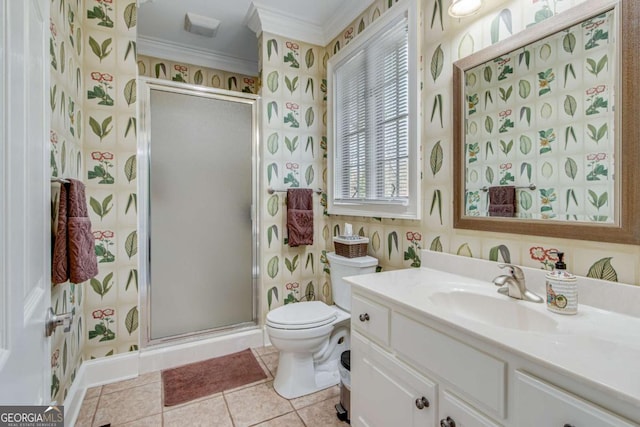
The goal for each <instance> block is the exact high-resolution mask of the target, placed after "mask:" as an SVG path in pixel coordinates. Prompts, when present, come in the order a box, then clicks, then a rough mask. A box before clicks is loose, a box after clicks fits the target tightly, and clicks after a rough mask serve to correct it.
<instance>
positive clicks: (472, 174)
mask: <svg viewBox="0 0 640 427" xmlns="http://www.w3.org/2000/svg"><path fill="white" fill-rule="evenodd" d="M613 24H614V16H613V12H608V13H604V14H601V15H599V16H596V17H593V18H591V19H588V20H586V21H584V22H583V23H581V24H578V25H574V26H573V27H571V28H568V29H567V30H565V31H562V32H560V33H558V34H555V35H553V36H550V37H546V38H544V39H542V40H539V41H537V42H535V43H532V44H530V45H528V46H527V47H526V48H521V49H518V50H516V51H514V52H510V53H508V54H505V55H503V56H501V57H499V58H496V59H495V60H491V61H489V62H486V63H484V64H481V65H478V66H476V67H474V68H472V69H470V70H467V71H466V73H465V74H466V89H465V91H466V95H465V96H466V98H467V108H466V120H467V123H468V126H467V133H466V139H467V144H466V148H465V158H466V162H465V163H466V188H467V193H466V214H467V215H471V216H486V212H487V209H488V192H486V191H482V190H480V188H482V187H491V186H504V185H515V186H517V188H519V189H518V190H517V214H518V216H519V217H521V218H553V219H562V220H567V221H588V222H608V223H612V222H613V220H614V217H613V205H614V200H613V199H614V192H615V189H614V185H613V158H614V155H613V154H614V143H613V132H612V130H613V129H614V119H615V117H614V114H613V111H614V109H615V105H614V99H613V92H614V83H615V79H614V76H615V70H614V60H613V58H615V41H614V37H615V27H614V25H613ZM532 184H533V185H535V186H536V187H537V188H536V189H535V190H531V189H529V188H525V187H527V186H529V185H532Z"/></svg>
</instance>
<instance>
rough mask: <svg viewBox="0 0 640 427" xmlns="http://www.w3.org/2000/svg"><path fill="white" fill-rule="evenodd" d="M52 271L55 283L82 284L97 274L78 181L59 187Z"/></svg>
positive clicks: (82, 185) (88, 222) (89, 228)
mask: <svg viewBox="0 0 640 427" xmlns="http://www.w3.org/2000/svg"><path fill="white" fill-rule="evenodd" d="M51 272H52V282H53V283H54V284H58V283H63V282H66V281H67V280H69V281H70V282H72V283H82V282H84V281H86V280H89V279H91V278H92V277H95V276H96V275H97V274H98V261H97V259H96V253H95V241H94V239H93V235H92V234H91V220H90V219H89V213H88V211H87V202H86V199H85V194H84V184H83V183H82V182H80V181H78V180H75V179H70V180H69V183H68V184H63V185H62V186H61V188H60V202H59V206H58V221H57V230H56V238H55V242H54V248H53V265H52V269H51Z"/></svg>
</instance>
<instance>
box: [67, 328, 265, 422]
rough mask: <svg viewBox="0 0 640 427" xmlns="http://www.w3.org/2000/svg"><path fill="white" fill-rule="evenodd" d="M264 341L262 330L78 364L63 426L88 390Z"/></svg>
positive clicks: (75, 415) (73, 418)
mask: <svg viewBox="0 0 640 427" xmlns="http://www.w3.org/2000/svg"><path fill="white" fill-rule="evenodd" d="M265 339H267V340H268V336H267V334H266V331H264V330H263V328H255V329H252V330H248V331H243V332H239V333H235V334H230V335H224V336H220V337H215V338H209V339H203V340H198V341H192V342H188V343H183V344H176V345H167V346H163V347H161V348H155V349H154V348H152V349H144V350H141V351H132V352H129V353H123V354H117V355H115V356H110V357H104V358H100V359H93V360H87V361H85V362H82V364H81V365H80V368H78V372H77V374H76V378H75V380H74V381H73V384H72V385H71V387H70V388H69V393H68V394H67V397H66V398H65V400H64V412H65V426H73V425H75V422H76V420H77V419H78V414H79V413H80V408H81V407H82V401H83V400H84V396H85V393H86V391H87V389H88V388H91V387H97V386H101V385H104V384H110V383H113V382H116V381H122V380H127V379H131V378H135V377H137V376H138V375H140V374H145V373H147V372H153V371H159V370H162V369H168V368H173V367H176V366H180V365H184V364H187V363H193V362H199V361H201V360H206V359H210V358H212V357H218V356H224V355H226V354H230V353H235V352H237V351H241V350H244V349H245V348H248V347H249V348H253V347H262V346H264V345H265Z"/></svg>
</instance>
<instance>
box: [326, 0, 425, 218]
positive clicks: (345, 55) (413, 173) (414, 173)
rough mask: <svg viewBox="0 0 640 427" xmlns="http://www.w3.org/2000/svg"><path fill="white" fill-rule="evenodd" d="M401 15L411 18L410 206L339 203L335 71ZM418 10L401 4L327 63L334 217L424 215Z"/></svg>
mask: <svg viewBox="0 0 640 427" xmlns="http://www.w3.org/2000/svg"><path fill="white" fill-rule="evenodd" d="M402 14H408V24H409V51H410V53H409V159H410V162H411V165H410V166H411V167H410V168H409V173H410V176H409V203H408V204H406V205H398V204H392V203H389V204H386V205H381V204H377V205H376V208H375V211H374V208H373V207H372V206H373V205H372V204H371V203H366V202H365V203H358V202H357V201H353V202H341V201H336V200H335V198H334V192H335V191H334V185H335V183H334V176H333V168H334V156H335V150H334V147H333V145H334V144H333V141H335V139H336V135H335V132H336V129H335V126H334V122H335V119H334V111H335V105H334V103H335V101H336V100H335V97H332V96H331V93H332V91H333V87H334V84H335V82H334V79H333V70H334V69H335V67H336V66H337V65H338V64H340V63H341V62H343V61H345V60H348V59H349V57H350V55H351V52H352V51H353V50H356V49H358V48H360V47H361V46H362V45H363V44H364V43H366V42H367V41H368V40H369V39H370V38H371V37H372V36H374V35H375V34H376V33H377V32H378V31H379V30H380V29H382V28H385V27H386V26H388V25H389V24H390V23H392V22H393V21H395V20H397V19H398V17H399V16H400V15H402ZM418 34H419V29H418V8H417V3H416V0H400V1H399V2H398V3H397V4H396V5H394V7H393V8H391V9H390V10H389V11H388V12H387V13H385V14H383V15H382V16H381V17H380V18H378V19H377V20H376V21H375V22H373V23H372V24H371V25H370V26H369V27H367V28H365V30H364V31H363V32H362V34H360V35H359V36H358V37H356V38H355V39H353V41H352V42H351V43H349V44H348V45H347V46H346V47H344V48H343V49H342V50H340V51H339V52H338V53H336V54H335V55H333V56H332V57H331V58H330V59H329V61H328V63H327V88H328V89H327V94H328V102H327V171H328V173H327V189H328V192H327V198H328V212H329V213H330V214H335V215H347V216H375V217H380V218H397V219H420V218H421V215H422V194H421V193H422V190H421V186H420V145H421V141H420V139H421V131H420V129H421V121H420V116H419V112H420V78H419V77H420V69H419V63H418V58H419V55H420V52H419V49H418V46H419V44H418Z"/></svg>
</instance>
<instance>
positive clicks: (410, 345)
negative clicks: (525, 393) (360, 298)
mask: <svg viewBox="0 0 640 427" xmlns="http://www.w3.org/2000/svg"><path fill="white" fill-rule="evenodd" d="M391 346H392V348H394V349H395V350H396V351H397V352H398V355H399V356H400V357H405V358H407V359H408V360H409V361H410V362H411V363H412V364H414V365H416V366H419V367H422V368H425V369H427V370H428V371H430V372H432V373H434V374H436V375H438V376H440V377H441V378H445V379H446V380H447V381H448V382H449V383H451V385H453V386H454V387H455V389H456V390H457V392H458V393H459V394H460V395H461V396H464V397H465V399H467V400H469V401H470V402H471V403H472V404H473V405H474V406H478V407H480V408H484V409H485V410H486V411H487V412H488V413H489V414H492V415H494V416H496V417H499V418H504V417H505V406H506V404H505V401H506V385H505V384H506V367H507V364H506V363H505V362H504V361H502V360H500V359H496V358H495V357H492V356H489V355H488V354H486V353H483V352H481V351H479V350H476V349H475V348H473V347H470V346H468V345H466V344H463V343H462V342H460V341H458V340H456V339H453V338H451V337H449V336H447V335H445V334H443V333H441V332H438V331H436V330H435V329H432V328H430V327H428V326H426V325H424V324H422V323H419V322H416V321H415V320H413V319H410V318H408V317H406V316H404V315H402V314H400V313H397V312H394V313H393V315H392V320H391Z"/></svg>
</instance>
